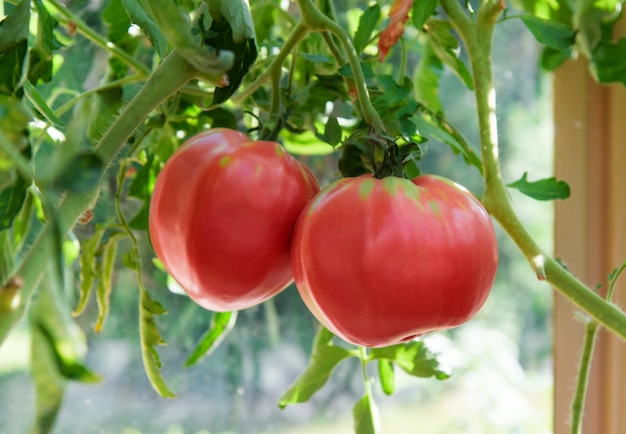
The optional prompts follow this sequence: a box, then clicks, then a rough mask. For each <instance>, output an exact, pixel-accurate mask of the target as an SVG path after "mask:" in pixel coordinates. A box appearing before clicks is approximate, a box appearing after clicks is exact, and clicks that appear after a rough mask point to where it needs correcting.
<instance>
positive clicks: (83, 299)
mask: <svg viewBox="0 0 626 434" xmlns="http://www.w3.org/2000/svg"><path fill="white" fill-rule="evenodd" d="M105 229H106V227H105V226H103V225H99V226H98V227H97V228H96V232H95V233H94V234H93V235H92V236H91V238H89V239H88V240H86V241H83V242H82V243H81V250H80V258H79V260H78V264H79V266H80V286H79V299H78V303H77V304H76V308H74V311H73V312H72V315H73V316H79V315H80V314H81V313H83V311H84V310H85V307H86V306H87V302H88V301H89V296H90V295H91V290H92V287H93V282H94V278H95V277H96V273H97V264H96V253H97V251H98V247H100V241H101V240H102V237H103V236H104V231H105Z"/></svg>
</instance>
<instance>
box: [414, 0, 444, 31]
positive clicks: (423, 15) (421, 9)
mask: <svg viewBox="0 0 626 434" xmlns="http://www.w3.org/2000/svg"><path fill="white" fill-rule="evenodd" d="M437 4H438V3H437V0H415V1H414V2H413V8H412V9H411V18H412V21H413V25H414V26H415V28H416V29H417V30H422V27H424V24H426V21H428V19H429V18H430V17H431V16H432V15H433V14H434V13H435V10H436V9H437Z"/></svg>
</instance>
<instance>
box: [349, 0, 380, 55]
mask: <svg viewBox="0 0 626 434" xmlns="http://www.w3.org/2000/svg"><path fill="white" fill-rule="evenodd" d="M379 19H380V6H379V5H378V4H375V5H373V6H370V7H369V8H367V9H366V10H365V12H363V14H361V17H360V18H359V26H358V27H357V29H356V32H355V33H354V48H355V49H356V51H357V53H360V52H361V51H363V48H365V46H366V45H367V43H368V42H369V40H370V38H371V37H372V33H373V32H374V29H375V28H376V25H377V24H378V20H379Z"/></svg>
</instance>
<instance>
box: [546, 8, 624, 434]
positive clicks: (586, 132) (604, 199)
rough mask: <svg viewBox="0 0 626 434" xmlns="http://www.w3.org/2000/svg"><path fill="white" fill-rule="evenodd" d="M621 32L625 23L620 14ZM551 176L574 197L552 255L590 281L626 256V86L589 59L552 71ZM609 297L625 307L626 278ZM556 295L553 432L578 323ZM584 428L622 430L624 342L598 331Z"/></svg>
mask: <svg viewBox="0 0 626 434" xmlns="http://www.w3.org/2000/svg"><path fill="white" fill-rule="evenodd" d="M621 24H622V26H621V29H620V30H622V34H625V33H626V32H624V31H625V30H626V23H624V20H622V23H621ZM554 115H555V176H556V177H557V178H558V179H563V180H565V181H567V182H568V183H569V184H570V186H571V188H572V195H571V198H570V199H568V200H566V201H559V202H558V203H557V204H556V208H555V213H556V214H555V225H556V227H555V254H556V256H557V257H558V258H561V259H562V260H563V261H564V262H565V263H566V264H567V266H568V267H569V268H570V269H571V270H572V271H573V272H574V273H576V274H577V275H578V276H579V277H580V278H581V279H582V280H583V281H585V282H586V283H587V284H588V285H590V286H591V287H595V286H596V285H597V284H600V283H602V284H603V285H604V288H603V289H601V290H600V291H603V290H604V289H605V288H606V281H607V275H608V273H609V272H610V271H611V270H613V269H614V268H615V267H617V266H618V265H620V264H621V263H622V262H623V261H624V259H626V87H624V86H622V85H614V86H608V87H607V86H600V85H598V84H597V83H596V82H594V80H593V79H592V78H591V76H590V74H589V72H588V67H587V62H586V61H582V60H580V61H576V62H570V63H568V64H566V65H565V66H563V67H562V68H560V69H559V70H558V71H557V72H556V74H555V76H554ZM614 301H615V303H617V304H618V305H620V306H622V307H626V277H622V278H621V279H620V281H618V286H617V287H616V289H615V296H614ZM577 311H578V309H576V308H575V307H574V306H573V305H572V304H571V303H570V302H569V301H568V300H566V299H565V298H564V297H562V296H561V295H560V294H556V295H555V308H554V342H555V348H554V375H555V379H554V380H555V384H554V433H555V434H566V433H567V434H570V425H569V422H570V404H571V401H572V397H573V393H574V388H575V379H576V375H577V370H578V364H579V361H580V351H581V348H582V342H583V340H582V339H583V323H582V321H581V320H580V319H579V318H576V315H577V314H576V312H577ZM585 410H586V411H585V419H584V425H583V433H589V434H595V433H598V434H623V433H626V342H623V341H621V340H620V339H619V338H616V337H615V336H613V335H610V334H609V333H607V332H606V331H604V330H602V331H601V332H600V334H599V339H598V342H597V344H596V351H595V353H594V358H593V365H592V372H591V377H590V386H589V391H588V395H587V400H586V407H585Z"/></svg>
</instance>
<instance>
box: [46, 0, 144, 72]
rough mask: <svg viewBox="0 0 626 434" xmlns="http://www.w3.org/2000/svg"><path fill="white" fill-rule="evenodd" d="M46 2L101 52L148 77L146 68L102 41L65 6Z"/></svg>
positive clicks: (55, 2) (115, 46) (56, 0)
mask: <svg viewBox="0 0 626 434" xmlns="http://www.w3.org/2000/svg"><path fill="white" fill-rule="evenodd" d="M47 2H48V3H50V4H51V5H52V6H53V7H54V8H55V9H56V10H57V11H58V12H59V13H60V14H61V15H63V16H64V17H65V18H66V19H67V20H68V21H69V22H71V23H72V24H74V25H76V30H77V31H78V32H79V33H80V34H81V35H83V36H84V37H86V38H87V39H89V40H90V41H91V42H93V43H94V44H95V45H97V46H98V47H100V48H102V49H103V50H106V51H108V52H110V53H111V54H112V55H113V56H115V57H117V58H118V59H120V60H121V61H122V62H124V63H126V64H127V65H128V66H130V67H131V68H133V69H134V70H135V71H136V72H137V73H138V74H140V75H141V76H143V77H147V76H148V75H150V70H149V69H148V67H146V66H145V65H143V64H142V63H140V62H138V61H137V60H136V59H135V58H134V57H133V56H131V55H130V54H128V53H127V52H126V51H124V50H122V49H121V48H120V47H118V46H117V45H115V44H113V43H112V42H110V41H107V40H106V39H104V38H103V37H102V36H100V35H99V34H98V33H97V32H96V31H94V30H93V29H92V28H91V27H89V26H88V25H87V24H86V23H85V22H84V21H83V20H82V19H81V18H80V17H79V16H78V15H76V14H75V13H74V12H72V11H71V10H69V9H68V8H67V7H65V5H63V4H62V3H61V2H60V1H58V0H47Z"/></svg>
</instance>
